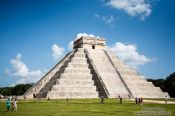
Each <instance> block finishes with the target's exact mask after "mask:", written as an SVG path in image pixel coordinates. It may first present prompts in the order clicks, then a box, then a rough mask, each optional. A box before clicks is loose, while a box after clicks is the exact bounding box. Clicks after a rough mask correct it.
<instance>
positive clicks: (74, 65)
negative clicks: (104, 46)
mask: <svg viewBox="0 0 175 116" xmlns="http://www.w3.org/2000/svg"><path fill="white" fill-rule="evenodd" d="M68 67H69V68H70V67H71V68H88V67H89V65H88V64H82V63H77V64H73V63H69V64H68Z"/></svg>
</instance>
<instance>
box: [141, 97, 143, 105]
mask: <svg viewBox="0 0 175 116" xmlns="http://www.w3.org/2000/svg"><path fill="white" fill-rule="evenodd" d="M140 103H141V105H143V98H142V97H141V98H140Z"/></svg>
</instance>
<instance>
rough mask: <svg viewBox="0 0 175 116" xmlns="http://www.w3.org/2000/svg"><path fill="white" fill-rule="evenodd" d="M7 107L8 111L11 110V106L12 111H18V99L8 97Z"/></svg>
mask: <svg viewBox="0 0 175 116" xmlns="http://www.w3.org/2000/svg"><path fill="white" fill-rule="evenodd" d="M6 107H7V112H8V111H10V108H11V110H12V111H15V112H16V111H17V99H16V98H15V99H14V98H12V99H11V100H10V98H8V99H7V100H6Z"/></svg>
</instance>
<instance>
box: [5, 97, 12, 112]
mask: <svg viewBox="0 0 175 116" xmlns="http://www.w3.org/2000/svg"><path fill="white" fill-rule="evenodd" d="M10 103H11V101H10V98H8V99H7V100H6V107H7V112H8V111H9V110H10V105H11V104H10Z"/></svg>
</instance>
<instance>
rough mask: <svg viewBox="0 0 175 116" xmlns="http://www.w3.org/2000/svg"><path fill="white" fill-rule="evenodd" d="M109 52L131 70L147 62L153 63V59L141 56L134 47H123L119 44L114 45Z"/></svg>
mask: <svg viewBox="0 0 175 116" xmlns="http://www.w3.org/2000/svg"><path fill="white" fill-rule="evenodd" d="M109 50H110V51H112V52H114V53H115V54H116V56H118V57H119V58H120V59H121V60H123V61H124V62H125V63H126V64H128V65H130V66H131V67H133V68H135V69H136V68H138V66H139V65H144V64H146V63H148V62H151V61H155V58H148V57H146V56H145V55H143V54H139V53H138V51H137V47H136V46H135V45H132V44H129V45H125V44H123V43H121V42H117V43H115V45H113V46H112V47H109Z"/></svg>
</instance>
